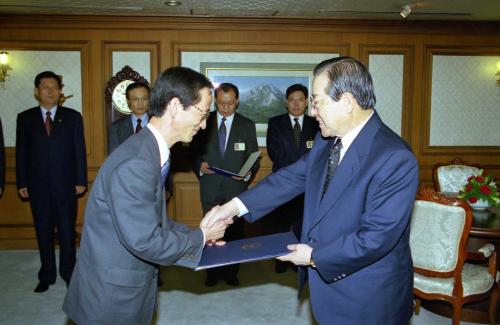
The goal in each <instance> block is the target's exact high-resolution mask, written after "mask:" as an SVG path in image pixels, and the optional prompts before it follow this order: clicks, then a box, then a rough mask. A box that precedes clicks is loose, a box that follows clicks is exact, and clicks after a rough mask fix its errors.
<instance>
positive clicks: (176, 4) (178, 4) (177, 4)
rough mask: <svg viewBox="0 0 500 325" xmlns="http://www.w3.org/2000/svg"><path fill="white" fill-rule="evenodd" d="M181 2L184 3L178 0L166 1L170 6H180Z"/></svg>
mask: <svg viewBox="0 0 500 325" xmlns="http://www.w3.org/2000/svg"><path fill="white" fill-rule="evenodd" d="M181 4H182V2H180V1H176V0H170V1H165V5H166V6H170V7H178V6H180V5H181Z"/></svg>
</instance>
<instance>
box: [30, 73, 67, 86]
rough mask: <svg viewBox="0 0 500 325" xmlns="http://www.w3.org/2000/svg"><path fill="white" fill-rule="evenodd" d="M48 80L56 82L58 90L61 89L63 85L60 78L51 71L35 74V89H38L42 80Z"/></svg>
mask: <svg viewBox="0 0 500 325" xmlns="http://www.w3.org/2000/svg"><path fill="white" fill-rule="evenodd" d="M49 78H50V79H55V80H56V81H57V84H58V85H59V89H62V87H63V84H62V80H61V77H59V76H58V75H56V74H55V73H54V72H52V71H44V72H40V73H39V74H37V75H36V77H35V87H36V88H38V86H40V82H41V81H42V79H49Z"/></svg>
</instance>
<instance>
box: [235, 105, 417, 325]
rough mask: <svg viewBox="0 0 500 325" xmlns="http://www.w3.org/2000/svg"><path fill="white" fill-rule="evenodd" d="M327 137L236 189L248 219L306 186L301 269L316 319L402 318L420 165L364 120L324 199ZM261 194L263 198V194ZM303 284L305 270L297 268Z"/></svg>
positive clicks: (376, 122)
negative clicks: (305, 252) (305, 248)
mask: <svg viewBox="0 0 500 325" xmlns="http://www.w3.org/2000/svg"><path fill="white" fill-rule="evenodd" d="M330 147H331V140H325V139H323V138H321V136H319V135H318V136H317V137H316V142H315V144H314V147H313V149H312V150H311V151H310V152H309V153H308V154H306V155H305V156H303V157H302V158H301V159H300V160H298V161H297V162H296V163H294V164H292V165H290V166H288V167H285V168H282V169H280V170H279V171H278V172H276V173H274V174H272V175H271V176H269V177H267V178H266V179H264V180H263V181H262V182H261V183H259V184H258V185H257V186H255V187H254V188H253V189H251V190H249V191H248V192H245V193H243V194H241V195H239V198H240V199H241V200H242V202H243V203H244V204H245V205H246V207H247V208H248V209H249V211H250V214H249V215H247V216H245V218H246V219H247V220H248V221H254V220H256V219H258V218H259V217H261V216H263V215H265V214H266V213H268V212H269V211H270V210H272V209H273V208H274V207H275V206H276V205H279V204H282V203H283V202H286V201H288V200H289V199H290V198H291V197H294V196H296V195H298V194H300V193H302V192H305V209H304V223H303V229H302V236H301V242H302V243H305V244H308V245H310V246H311V247H312V248H313V253H312V258H313V260H314V261H315V263H316V265H317V268H316V269H314V268H311V267H309V268H307V272H308V276H309V287H310V291H311V304H312V308H313V312H314V316H315V318H316V319H317V320H318V321H319V322H320V323H321V324H352V325H355V324H384V325H390V324H393V325H400V324H408V321H409V319H410V317H411V314H412V299H413V295H412V287H413V269H412V260H411V255H410V247H409V243H408V241H409V232H410V229H409V220H410V216H411V211H412V207H413V202H414V199H415V193H416V190H417V186H418V163H417V160H416V158H415V156H414V154H413V153H412V151H411V149H410V148H409V147H408V146H407V144H406V143H405V142H404V141H403V140H401V138H400V137H399V136H398V135H396V134H395V133H394V132H392V131H391V130H390V129H389V128H388V127H387V126H385V125H384V124H383V123H382V121H381V120H380V118H379V117H378V115H377V114H376V113H374V115H373V116H372V117H371V118H370V120H369V121H368V122H367V124H366V125H365V126H364V127H363V129H362V130H361V132H360V133H359V134H358V136H357V137H356V138H355V140H354V142H353V143H352V144H351V146H350V147H349V149H348V150H347V152H346V154H345V156H344V157H343V159H342V161H341V163H340V165H339V166H338V168H337V171H336V173H335V176H334V177H333V179H332V181H331V183H330V186H329V188H328V190H327V192H326V193H325V196H324V197H323V198H321V197H322V188H323V184H324V182H325V176H326V167H327V160H328V154H329V149H330ZM262 198H266V200H262ZM300 277H301V285H303V281H304V280H305V274H304V272H303V271H302V270H301V274H300Z"/></svg>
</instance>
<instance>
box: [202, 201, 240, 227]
mask: <svg viewBox="0 0 500 325" xmlns="http://www.w3.org/2000/svg"><path fill="white" fill-rule="evenodd" d="M238 214H239V210H238V206H237V205H236V203H234V201H232V200H231V201H229V202H227V203H226V204H224V205H222V206H219V205H216V206H215V207H213V208H212V210H210V211H208V213H207V214H206V215H205V217H204V218H203V220H201V223H200V227H211V226H213V224H214V223H216V222H217V221H219V220H229V219H230V220H231V223H232V219H233V217H234V216H237V215H238Z"/></svg>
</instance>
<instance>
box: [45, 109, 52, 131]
mask: <svg viewBox="0 0 500 325" xmlns="http://www.w3.org/2000/svg"><path fill="white" fill-rule="evenodd" d="M50 115H51V113H50V111H47V113H45V131H47V135H48V136H49V137H50V132H51V131H52V119H51V118H50Z"/></svg>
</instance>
